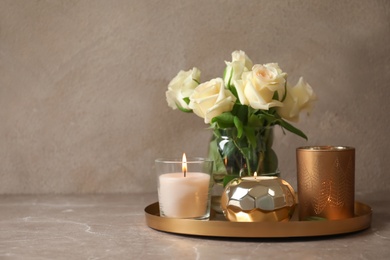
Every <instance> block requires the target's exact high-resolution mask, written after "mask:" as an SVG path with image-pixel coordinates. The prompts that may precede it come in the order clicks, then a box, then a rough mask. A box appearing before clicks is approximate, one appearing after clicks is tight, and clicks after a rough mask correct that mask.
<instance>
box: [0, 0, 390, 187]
mask: <svg viewBox="0 0 390 260" xmlns="http://www.w3.org/2000/svg"><path fill="white" fill-rule="evenodd" d="M236 49H241V50H244V51H245V52H246V53H247V54H248V55H249V56H250V57H251V58H252V60H253V61H254V62H255V63H267V62H278V63H279V65H280V66H281V67H282V69H283V70H284V71H286V72H288V73H289V80H290V81H292V82H294V83H295V82H296V80H297V79H298V78H299V76H301V75H303V76H304V78H305V79H306V80H307V81H308V82H309V83H310V84H311V85H312V86H313V88H314V89H315V91H316V93H317V95H318V97H319V100H318V102H317V104H316V107H315V109H314V111H313V113H312V114H311V116H310V117H308V118H305V117H304V118H302V119H301V122H299V124H296V126H298V127H299V128H300V129H302V130H303V131H304V132H305V133H306V134H307V135H308V136H309V141H308V142H306V141H304V140H301V139H299V138H298V137H296V136H294V135H292V134H287V135H283V134H282V133H280V132H278V133H277V141H276V144H275V146H276V150H277V152H278V155H279V160H280V168H281V171H282V176H283V177H284V178H285V179H287V180H288V181H289V182H291V184H292V185H293V186H294V187H296V170H295V148H296V147H297V146H300V145H317V144H331V145H350V146H354V147H356V149H357V150H356V156H357V161H356V190H357V191H358V192H359V191H369V190H372V189H382V190H390V174H389V172H388V171H389V169H390V160H389V157H390V152H389V141H388V136H389V130H390V128H389V123H390V122H389V115H388V111H389V110H390V105H389V100H390V99H389V98H390V91H389V82H390V2H389V1H386V0H373V1H365V0H360V1H355V0H345V1H336V0H331V1H322V0H314V1H308V0H307V1H305V0H295V1H293V0H291V1H284V0H283V1H282V0H279V1H257V0H256V1H255V0H252V1H230V0H214V1H207V0H197V1H177V0H174V1H164V2H163V1H152V0H145V1H135V0H129V1H118V0H113V1H100V0H85V1H75V0H67V1H65V0H63V1H60V0H58V1H54V0H46V1H44V0H2V1H0V193H52V192H54V193H90V192H144V191H155V190H156V186H155V185H156V184H155V176H154V169H153V165H154V159H155V158H157V157H161V156H177V157H180V156H181V154H182V152H183V151H185V152H186V153H187V155H189V156H205V155H206V150H207V144H208V140H209V137H210V136H211V133H210V132H209V131H208V130H207V129H206V126H205V125H204V124H203V122H202V120H201V119H200V118H198V117H196V116H195V115H194V114H192V115H188V114H184V113H181V112H178V111H173V110H171V109H170V108H168V106H167V104H166V101H165V91H166V86H167V84H168V82H169V81H170V79H171V78H172V77H174V76H175V75H176V73H177V72H178V71H179V70H181V69H185V70H187V69H190V68H192V67H193V66H196V67H198V68H199V69H200V70H201V71H202V80H204V81H206V80H209V79H211V78H214V77H217V76H220V75H222V72H223V69H224V60H230V59H231V56H230V54H231V52H232V51H234V50H236Z"/></svg>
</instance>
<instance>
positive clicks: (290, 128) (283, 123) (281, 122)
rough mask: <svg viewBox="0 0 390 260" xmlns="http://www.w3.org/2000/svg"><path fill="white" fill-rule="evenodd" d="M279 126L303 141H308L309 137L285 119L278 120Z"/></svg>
mask: <svg viewBox="0 0 390 260" xmlns="http://www.w3.org/2000/svg"><path fill="white" fill-rule="evenodd" d="M278 124H279V125H280V126H281V127H283V128H284V129H286V130H288V131H290V132H291V133H294V134H296V135H298V136H300V137H302V138H303V139H306V140H307V136H306V135H305V134H304V133H303V132H302V131H301V130H299V129H298V128H296V127H294V126H293V125H291V124H289V123H287V122H286V121H284V120H283V119H279V120H278Z"/></svg>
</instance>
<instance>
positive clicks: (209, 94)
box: [189, 78, 236, 124]
mask: <svg viewBox="0 0 390 260" xmlns="http://www.w3.org/2000/svg"><path fill="white" fill-rule="evenodd" d="M235 101H236V97H235V96H234V95H233V94H232V93H231V92H230V91H229V90H228V89H226V88H225V87H224V84H223V80H222V79H221V78H216V79H212V80H210V81H208V82H204V83H202V84H200V85H199V86H197V87H196V88H195V90H194V92H193V93H192V95H191V96H190V104H189V107H190V108H191V109H192V110H193V112H194V113H195V114H196V115H198V116H199V117H202V118H204V122H205V123H206V124H208V123H210V122H211V119H213V118H214V117H216V116H218V115H220V114H222V113H223V112H227V111H231V110H232V109H233V106H234V102H235Z"/></svg>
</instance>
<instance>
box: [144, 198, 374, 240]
mask: <svg viewBox="0 0 390 260" xmlns="http://www.w3.org/2000/svg"><path fill="white" fill-rule="evenodd" d="M298 206H299V205H298ZM297 214H298V208H296V209H295V213H294V215H293V217H292V218H291V220H290V221H288V222H230V221H227V220H225V218H224V217H223V215H220V214H215V212H212V214H211V217H210V220H203V221H202V220H192V219H175V218H165V217H160V212H159V205H158V202H155V203H153V204H150V205H149V206H147V207H146V208H145V217H146V224H147V225H148V226H149V227H150V228H153V229H156V230H160V231H165V232H170V233H176V234H183V235H195V236H212V237H245V238H287V237H314V236H327V235H337V234H345V233H351V232H356V231H360V230H363V229H366V228H368V227H370V225H371V216H372V209H371V207H370V206H368V205H366V204H363V203H361V202H357V201H355V216H354V217H353V218H349V219H342V220H323V221H299V220H298V216H297Z"/></svg>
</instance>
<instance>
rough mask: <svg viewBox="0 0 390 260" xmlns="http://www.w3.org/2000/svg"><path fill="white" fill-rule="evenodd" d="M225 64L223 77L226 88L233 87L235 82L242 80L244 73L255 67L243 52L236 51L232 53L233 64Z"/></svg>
mask: <svg viewBox="0 0 390 260" xmlns="http://www.w3.org/2000/svg"><path fill="white" fill-rule="evenodd" d="M225 63H226V69H225V75H224V77H223V80H224V82H225V86H228V85H231V84H232V83H233V82H234V80H238V79H240V78H241V75H242V73H243V72H244V71H249V70H251V69H252V66H253V63H252V61H251V60H250V59H249V57H248V56H247V55H246V54H245V52H243V51H234V52H233V53H232V62H227V61H225Z"/></svg>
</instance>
